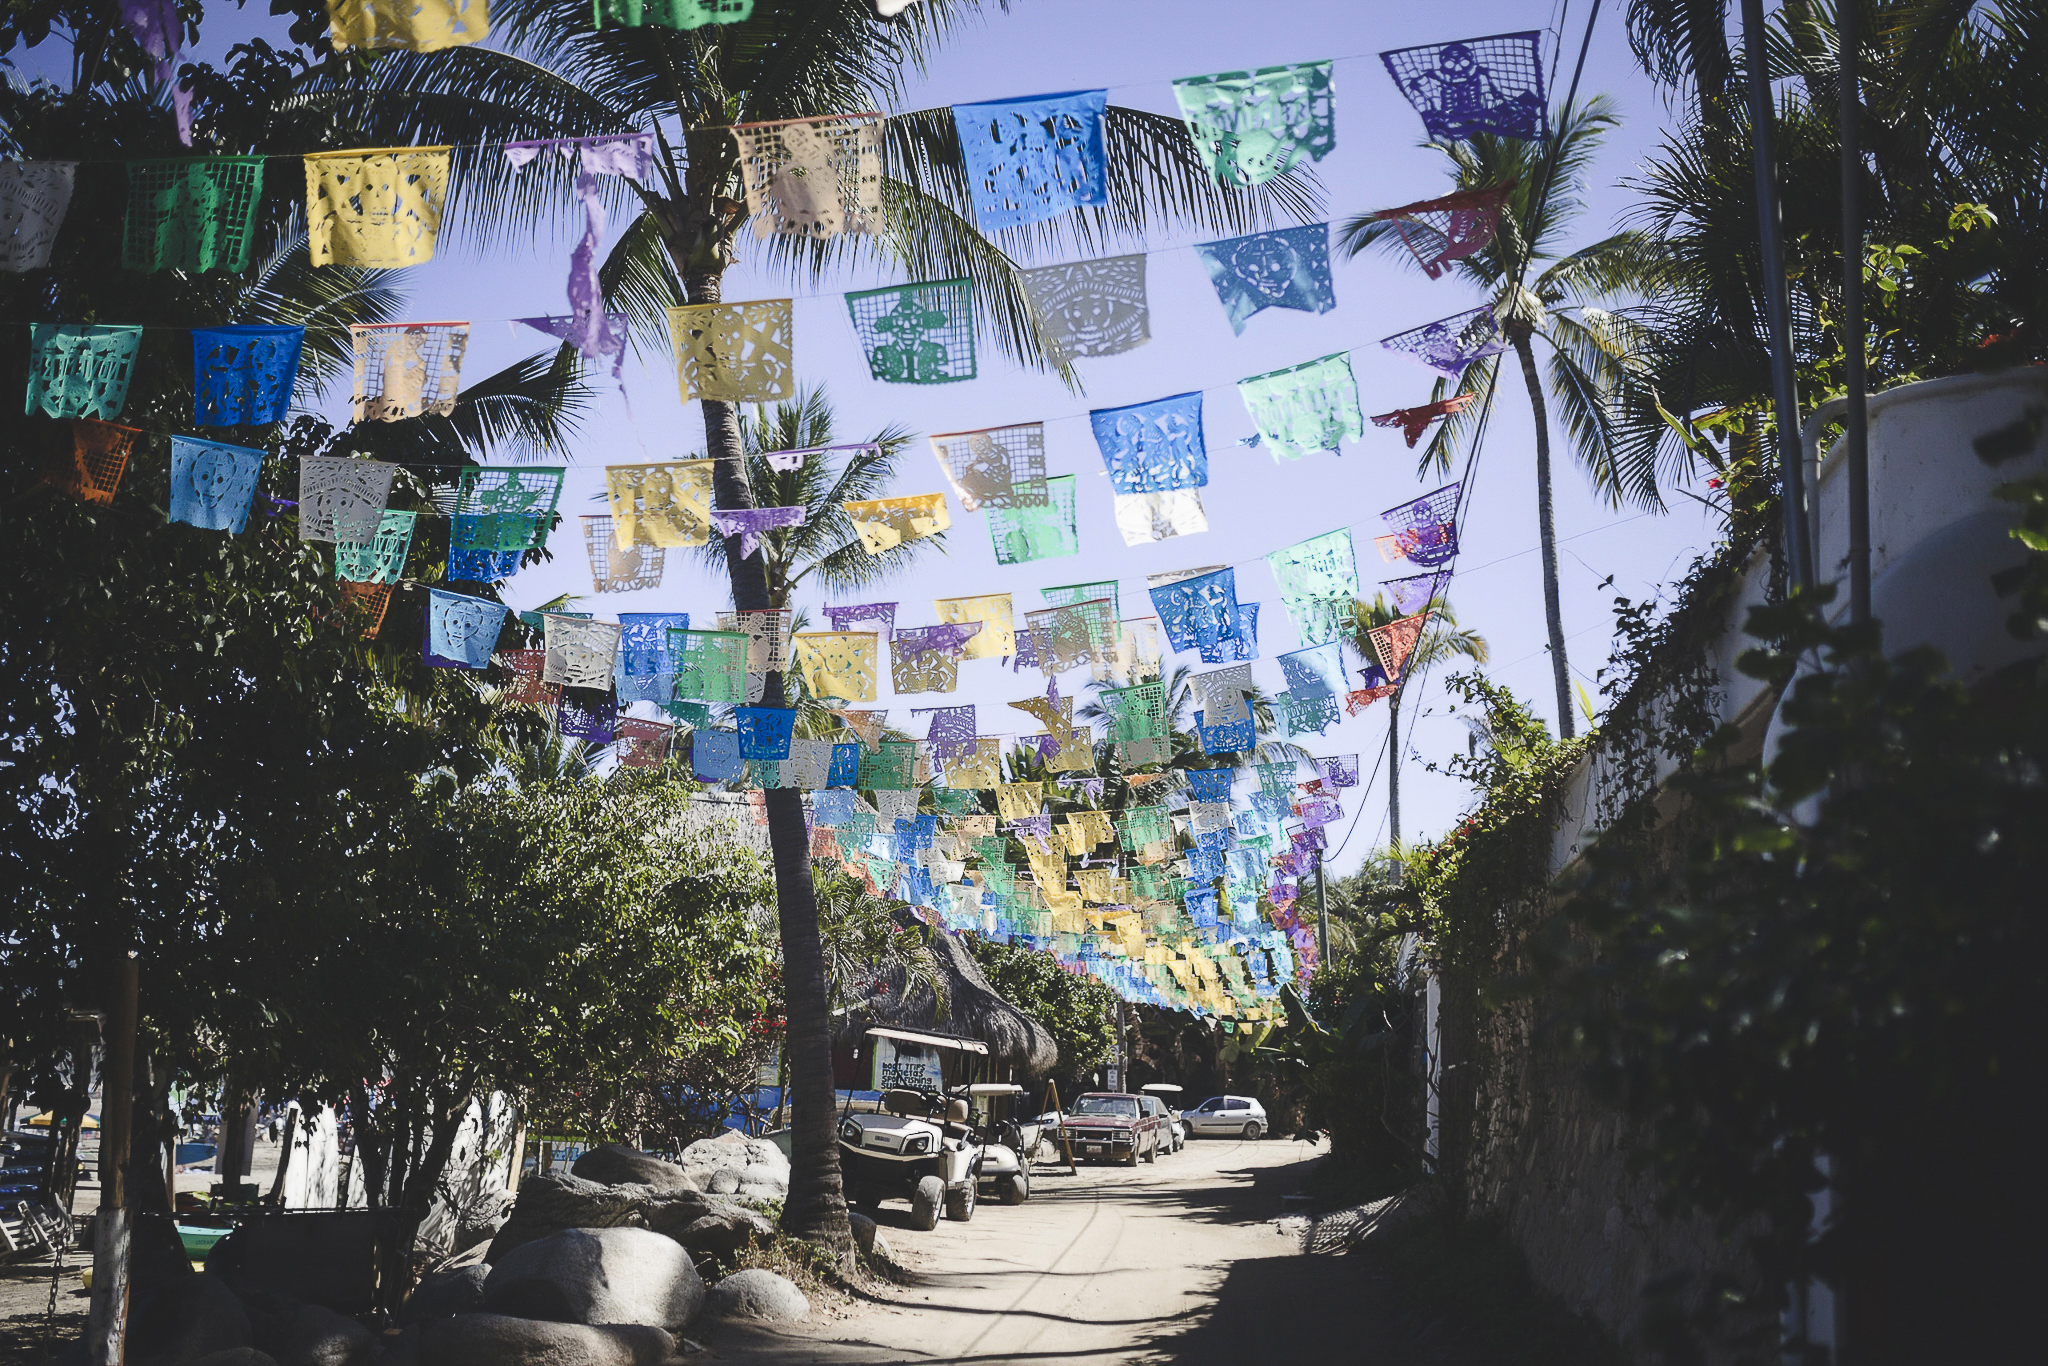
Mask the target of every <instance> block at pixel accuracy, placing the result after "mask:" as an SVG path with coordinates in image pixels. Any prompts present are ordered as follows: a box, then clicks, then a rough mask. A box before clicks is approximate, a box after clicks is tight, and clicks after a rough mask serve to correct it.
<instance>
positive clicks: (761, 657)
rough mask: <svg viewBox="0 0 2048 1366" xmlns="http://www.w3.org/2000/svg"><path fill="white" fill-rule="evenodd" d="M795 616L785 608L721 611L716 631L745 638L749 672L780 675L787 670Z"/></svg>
mask: <svg viewBox="0 0 2048 1366" xmlns="http://www.w3.org/2000/svg"><path fill="white" fill-rule="evenodd" d="M795 615H796V614H795V613H794V612H793V611H791V610H790V609H789V608H787V607H764V608H762V609H760V610H758V611H745V612H720V613H719V614H718V629H719V630H721V631H738V632H739V633H741V634H742V635H744V636H746V638H747V672H748V673H750V674H765V673H782V672H783V671H784V670H786V669H788V668H789V627H790V622H791V621H792V620H794V619H795Z"/></svg>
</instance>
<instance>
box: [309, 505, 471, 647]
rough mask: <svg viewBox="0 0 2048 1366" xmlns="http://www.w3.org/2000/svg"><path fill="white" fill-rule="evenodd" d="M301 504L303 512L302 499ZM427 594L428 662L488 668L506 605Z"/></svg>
mask: <svg viewBox="0 0 2048 1366" xmlns="http://www.w3.org/2000/svg"><path fill="white" fill-rule="evenodd" d="M387 468H388V467H387ZM300 507H301V511H302V513H303V509H304V503H303V502H302V503H301V504H300ZM427 593H428V603H427V663H429V664H431V665H433V666H434V667H436V668H443V669H486V668H489V667H490V663H491V650H492V648H493V647H494V646H496V645H497V643H498V633H499V631H501V630H503V629H504V626H505V604H504V603H502V602H492V601H491V600H490V599H488V598H472V597H466V596H464V595H463V594H461V593H447V592H443V591H442V590H441V589H439V588H430V589H428V590H427Z"/></svg>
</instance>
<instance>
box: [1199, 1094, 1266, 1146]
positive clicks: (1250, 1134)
mask: <svg viewBox="0 0 2048 1366" xmlns="http://www.w3.org/2000/svg"><path fill="white" fill-rule="evenodd" d="M1181 1116H1182V1118H1184V1119H1186V1120H1187V1123H1188V1133H1189V1134H1190V1135H1191V1136H1192V1137H1196V1138H1201V1137H1205V1136H1206V1137H1217V1136H1221V1135H1224V1134H1228V1135H1230V1136H1231V1137H1233V1138H1258V1137H1260V1136H1261V1135H1263V1134H1264V1133H1265V1132H1266V1107H1265V1106H1263V1105H1261V1104H1259V1103H1258V1102H1257V1101H1255V1100H1253V1099H1252V1098H1251V1097H1250V1096H1211V1097H1209V1099H1207V1100H1205V1101H1203V1102H1202V1103H1201V1104H1200V1105H1197V1106H1196V1107H1195V1108H1194V1109H1192V1110H1183V1111H1181Z"/></svg>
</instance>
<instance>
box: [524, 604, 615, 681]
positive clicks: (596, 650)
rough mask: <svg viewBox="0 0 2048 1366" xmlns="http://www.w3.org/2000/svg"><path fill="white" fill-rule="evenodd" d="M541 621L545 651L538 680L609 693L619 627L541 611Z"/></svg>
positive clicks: (613, 623) (609, 623) (604, 622)
mask: <svg viewBox="0 0 2048 1366" xmlns="http://www.w3.org/2000/svg"><path fill="white" fill-rule="evenodd" d="M541 620H542V621H544V622H545V623H546V627H545V630H546V642H547V646H546V648H547V652H548V658H547V666H546V668H544V669H543V670H542V672H541V681H542V682H544V683H559V684H561V685H562V686H563V687H565V688H592V689H595V690H597V691H599V692H609V691H610V690H611V686H612V674H613V672H614V670H615V669H616V668H617V664H618V654H619V637H620V633H621V627H620V626H619V624H618V623H617V622H610V621H592V620H590V619H588V618H587V617H569V616H559V615H557V614H555V613H553V612H543V613H542V614H541Z"/></svg>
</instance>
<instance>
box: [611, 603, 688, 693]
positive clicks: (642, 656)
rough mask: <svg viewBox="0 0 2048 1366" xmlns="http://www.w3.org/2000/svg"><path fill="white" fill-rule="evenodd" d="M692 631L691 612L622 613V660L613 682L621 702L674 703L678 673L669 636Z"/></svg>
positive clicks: (620, 617) (619, 661) (620, 637)
mask: <svg viewBox="0 0 2048 1366" xmlns="http://www.w3.org/2000/svg"><path fill="white" fill-rule="evenodd" d="M689 629H690V614H689V613H688V612H621V613H619V659H618V667H617V669H616V670H615V673H614V679H613V681H614V683H615V684H616V686H617V689H618V694H619V700H620V701H621V702H661V703H667V702H670V701H673V700H674V698H675V691H676V671H675V664H674V661H673V659H672V658H671V657H670V655H669V649H668V633H669V632H670V631H687V630H689Z"/></svg>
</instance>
